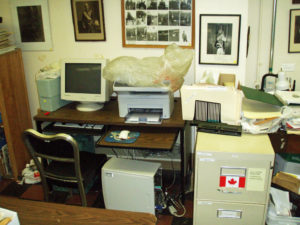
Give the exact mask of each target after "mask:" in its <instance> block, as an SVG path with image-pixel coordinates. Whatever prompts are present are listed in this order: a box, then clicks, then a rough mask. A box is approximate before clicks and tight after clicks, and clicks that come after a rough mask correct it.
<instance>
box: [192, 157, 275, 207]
mask: <svg viewBox="0 0 300 225" xmlns="http://www.w3.org/2000/svg"><path fill="white" fill-rule="evenodd" d="M232 155H234V154H222V153H218V155H217V157H214V155H213V154H211V153H210V155H201V152H200V153H199V152H198V154H197V159H196V160H197V162H196V171H197V174H196V181H195V198H196V199H206V200H212V201H231V202H244V203H258V204H265V202H266V201H267V199H268V194H267V193H268V191H269V186H270V178H271V172H272V170H271V161H268V160H260V159H259V158H257V160H251V159H249V158H250V157H247V156H241V155H239V156H236V157H238V158H236V159H232V158H229V157H232Z"/></svg>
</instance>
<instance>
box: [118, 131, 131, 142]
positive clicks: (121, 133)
mask: <svg viewBox="0 0 300 225" xmlns="http://www.w3.org/2000/svg"><path fill="white" fill-rule="evenodd" d="M129 133H130V131H129V130H122V131H121V132H120V134H119V138H120V139H123V140H126V139H128V134H129Z"/></svg>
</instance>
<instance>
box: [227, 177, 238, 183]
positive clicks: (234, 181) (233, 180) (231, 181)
mask: <svg viewBox="0 0 300 225" xmlns="http://www.w3.org/2000/svg"><path fill="white" fill-rule="evenodd" d="M236 182H237V181H236V180H235V179H233V178H231V180H229V181H228V183H229V184H231V185H233V184H236Z"/></svg>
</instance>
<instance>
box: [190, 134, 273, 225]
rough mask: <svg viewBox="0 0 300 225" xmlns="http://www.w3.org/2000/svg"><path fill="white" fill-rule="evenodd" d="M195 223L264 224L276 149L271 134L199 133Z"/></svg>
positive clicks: (202, 224) (204, 224) (224, 224)
mask: <svg viewBox="0 0 300 225" xmlns="http://www.w3.org/2000/svg"><path fill="white" fill-rule="evenodd" d="M195 154H196V162H195V163H196V167H195V188H194V225H210V224H211V225H219V224H222V225H264V224H265V219H266V212H267V207H268V200H269V189H270V184H271V176H272V168H273V164H274V151H273V148H272V145H271V142H270V140H269V137H268V135H251V134H243V135H242V136H241V137H238V136H228V135H220V134H210V133H203V132H198V133H197V142H196V150H195Z"/></svg>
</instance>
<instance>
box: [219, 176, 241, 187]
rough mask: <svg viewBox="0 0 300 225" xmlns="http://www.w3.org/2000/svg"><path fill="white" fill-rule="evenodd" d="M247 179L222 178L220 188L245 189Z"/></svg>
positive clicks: (237, 177) (236, 177)
mask: <svg viewBox="0 0 300 225" xmlns="http://www.w3.org/2000/svg"><path fill="white" fill-rule="evenodd" d="M245 183H246V177H240V176H220V187H230V188H245Z"/></svg>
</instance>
